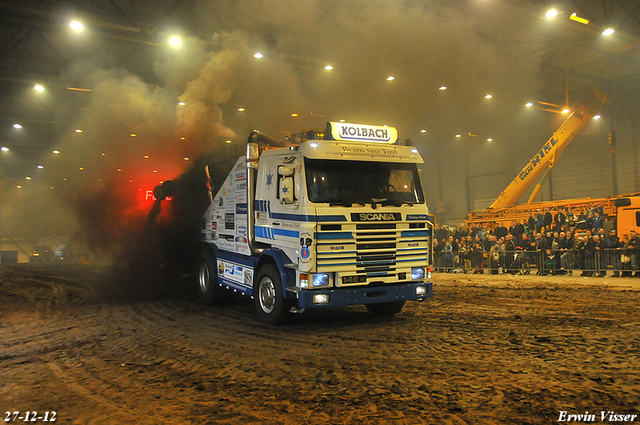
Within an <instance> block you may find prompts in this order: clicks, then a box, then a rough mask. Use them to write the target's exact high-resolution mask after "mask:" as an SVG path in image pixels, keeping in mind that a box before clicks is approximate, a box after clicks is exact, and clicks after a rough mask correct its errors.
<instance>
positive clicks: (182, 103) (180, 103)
mask: <svg viewBox="0 0 640 425" xmlns="http://www.w3.org/2000/svg"><path fill="white" fill-rule="evenodd" d="M178 105H180V106H184V105H186V103H184V102H182V101H180V102H178Z"/></svg>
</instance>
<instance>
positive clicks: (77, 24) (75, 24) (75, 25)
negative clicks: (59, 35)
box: [69, 21, 84, 31]
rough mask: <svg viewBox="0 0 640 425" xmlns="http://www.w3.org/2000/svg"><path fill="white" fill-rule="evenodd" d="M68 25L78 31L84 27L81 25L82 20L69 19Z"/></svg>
mask: <svg viewBox="0 0 640 425" xmlns="http://www.w3.org/2000/svg"><path fill="white" fill-rule="evenodd" d="M69 27H71V29H73V30H76V31H80V30H82V29H84V25H82V22H80V21H71V23H70V24H69Z"/></svg>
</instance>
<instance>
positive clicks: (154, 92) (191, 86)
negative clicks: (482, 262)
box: [33, 0, 536, 260]
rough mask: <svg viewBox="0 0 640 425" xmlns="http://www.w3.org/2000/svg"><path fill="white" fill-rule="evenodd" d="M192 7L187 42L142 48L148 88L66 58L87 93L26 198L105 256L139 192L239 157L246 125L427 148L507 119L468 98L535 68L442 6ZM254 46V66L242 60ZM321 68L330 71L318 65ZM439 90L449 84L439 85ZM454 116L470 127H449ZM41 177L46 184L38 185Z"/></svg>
mask: <svg viewBox="0 0 640 425" xmlns="http://www.w3.org/2000/svg"><path fill="white" fill-rule="evenodd" d="M194 9H195V10H196V12H197V13H196V14H194V16H193V17H192V19H193V25H194V27H199V28H201V31H200V32H201V34H200V37H191V38H185V40H183V41H184V43H183V47H184V48H183V49H180V50H175V51H172V52H162V53H158V54H157V55H156V56H154V57H155V64H154V71H155V75H156V77H157V80H156V81H155V82H153V83H150V82H149V81H148V80H143V79H142V77H141V76H139V75H136V73H135V72H132V71H125V70H123V68H122V67H120V66H117V65H114V63H116V60H113V61H110V60H104V57H97V56H96V57H95V58H90V59H88V60H84V61H79V62H74V63H72V64H70V66H69V68H68V70H67V72H66V73H65V75H63V76H62V78H64V79H65V80H68V81H74V82H76V84H77V85H78V86H81V87H90V88H91V89H92V92H91V93H90V94H89V95H87V101H86V104H84V105H82V107H81V108H78V112H77V115H75V116H73V117H72V118H71V119H69V122H68V125H67V129H66V130H65V131H64V134H67V136H64V137H62V138H61V139H60V140H59V142H58V144H57V146H56V148H57V149H59V150H60V151H61V154H60V155H59V157H57V158H55V161H56V162H55V163H52V164H51V167H50V168H51V169H52V170H53V171H52V172H51V174H50V175H49V180H48V181H47V184H46V185H43V187H42V189H41V191H39V192H38V196H37V197H36V198H37V199H33V203H34V205H45V206H46V208H53V207H52V206H55V209H56V214H55V218H53V217H52V218H50V221H51V220H54V221H56V222H57V223H58V224H57V226H59V227H61V229H60V232H64V231H67V233H73V234H74V235H75V238H76V239H77V240H79V241H81V243H82V245H84V246H85V247H86V249H88V250H91V251H93V252H94V253H96V254H101V255H104V256H106V257H107V258H108V260H114V259H116V258H118V256H119V255H120V254H119V253H121V252H123V251H122V250H123V249H125V248H127V249H129V248H130V247H127V245H131V244H132V243H134V242H132V239H131V238H130V237H127V236H128V235H131V234H135V232H134V231H133V230H134V229H141V228H144V227H145V225H146V214H147V213H148V211H149V209H150V208H151V205H152V202H150V201H145V199H144V198H145V194H146V193H147V191H148V190H152V189H153V187H154V186H156V185H157V184H159V183H160V182H161V181H164V180H167V179H173V178H176V177H178V176H180V175H181V174H182V173H184V172H185V171H187V170H188V169H189V167H190V164H193V163H194V162H197V159H198V158H202V156H203V155H205V154H211V153H213V156H212V157H210V158H211V159H210V162H216V163H218V169H217V170H216V172H218V173H219V174H221V175H224V173H225V172H226V170H222V171H221V169H224V165H223V164H222V163H224V162H225V161H227V162H228V161H231V160H232V157H233V156H234V154H235V155H240V154H242V152H243V141H244V138H245V137H246V135H247V134H248V132H249V131H250V130H252V129H254V128H258V129H260V130H261V131H264V132H266V133H268V134H270V135H272V136H273V137H276V138H281V137H284V136H285V135H286V134H289V133H294V132H299V131H301V130H303V129H307V128H324V125H325V122H326V121H328V120H339V119H347V120H349V121H352V122H364V123H372V124H390V125H394V126H396V127H398V128H399V130H400V134H401V137H403V138H404V137H414V138H417V137H419V136H420V132H419V130H420V129H421V128H429V129H430V130H429V131H430V135H431V139H429V141H426V140H417V143H418V146H419V147H421V149H422V150H423V152H426V153H429V152H430V150H432V149H434V147H435V148H438V146H437V145H438V144H439V142H438V135H439V134H440V133H445V132H451V131H467V130H468V131H474V132H477V133H482V132H483V131H488V130H487V124H485V122H486V118H487V116H488V114H491V115H499V114H500V113H504V114H506V115H510V113H507V111H509V110H510V109H512V105H511V104H510V103H509V102H503V103H501V104H496V105H494V106H493V109H492V110H490V111H489V112H488V111H487V110H486V109H484V108H485V107H486V105H480V102H478V100H477V99H478V98H482V97H483V96H484V94H485V92H486V91H487V90H491V89H492V88H495V90H493V92H494V93H495V94H497V95H498V96H497V97H500V96H499V95H500V94H502V95H503V96H502V98H503V99H505V98H506V99H510V98H515V97H516V95H517V90H516V91H515V92H514V91H513V90H511V91H508V90H507V91H505V92H504V93H496V91H497V90H499V88H500V87H504V84H502V83H503V82H504V81H506V80H511V81H512V84H510V86H511V87H520V90H522V89H523V88H525V87H528V88H530V86H531V84H532V83H531V82H532V81H533V80H534V77H535V70H536V66H535V64H533V63H531V62H529V63H527V64H523V63H506V62H505V57H513V56H514V52H515V51H516V50H517V49H518V46H517V45H516V44H514V45H510V46H504V45H502V46H497V45H496V44H495V43H493V42H492V40H491V37H490V35H487V34H481V33H478V32H477V30H476V29H475V27H474V26H473V25H472V24H471V23H470V21H465V20H464V19H462V20H461V19H457V18H456V13H455V12H456V11H455V9H452V8H446V7H445V8H441V7H438V6H436V5H434V4H433V3H426V4H425V3H424V2H411V1H406V2H395V1H388V2H384V1H380V2H368V1H347V2H344V1H329V2H327V1H319V0H316V1H284V0H282V1H275V2H274V1H271V0H269V1H266V0H263V1H255V0H252V1H246V0H233V1H231V0H229V1H216V2H204V1H203V2H199V3H196V5H195V6H194ZM507 9H508V8H507ZM483 13H484V12H483V11H482V10H479V11H478V15H477V16H475V17H474V18H476V19H478V20H481V19H484V18H485V16H484V15H483ZM503 13H505V14H507V15H508V14H509V13H510V11H509V10H507V11H504V12H503ZM486 18H487V19H489V17H488V16H487V17H486ZM492 19H496V18H495V17H492ZM257 51H260V52H262V53H263V54H264V55H265V57H264V58H263V59H262V60H256V59H254V58H253V54H254V53H255V52H257ZM515 56H517V55H515ZM326 64H331V65H333V66H334V68H335V69H334V70H333V71H331V72H328V71H325V70H324V66H325V65H326ZM498 64H501V66H498ZM389 75H393V76H394V77H395V78H396V79H395V80H394V81H387V80H386V78H387V76H389ZM442 84H446V85H448V86H450V87H451V89H450V90H449V91H448V92H447V93H441V92H439V91H438V90H437V87H438V86H440V85H442ZM178 101H183V102H185V106H179V105H177V102H178ZM240 107H242V108H245V112H239V111H238V108H240ZM294 112H295V113H297V114H299V116H298V117H295V118H294V117H292V116H291V114H292V113H294ZM462 122H465V123H467V125H471V126H472V127H473V128H466V127H465V128H460V129H459V130H458V129H457V128H458V127H461V124H460V123H462ZM469 123H470V124H469ZM74 128H82V129H83V130H84V131H83V133H81V134H76V133H74V132H73V129H74ZM505 131H507V130H505ZM132 133H133V134H135V135H136V136H135V137H132V136H131V134H132ZM226 140H231V141H232V142H233V143H232V144H231V145H228V144H226V143H225V141H226ZM145 156H148V157H149V158H148V159H145ZM185 157H187V158H190V160H189V161H185V160H184V158H185ZM205 162H206V161H204V162H202V161H200V162H198V165H197V167H201V166H202V165H203V164H204V163H205ZM80 168H83V170H82V171H81V170H80ZM200 169H201V168H199V170H200ZM197 172H200V171H197ZM64 179H66V180H64ZM50 184H51V185H52V186H55V188H56V189H55V190H53V191H48V189H49V185H50ZM426 187H427V188H428V185H427V186H426ZM59 188H60V189H61V190H58V189H59ZM45 192H46V194H45ZM60 193H62V195H59V194H60ZM65 206H66V208H68V210H66V211H65V210H63V209H64V208H65ZM61 210H62V211H61ZM166 212H171V207H168V208H165V212H163V214H161V215H160V216H159V219H160V220H161V221H162V220H169V221H170V218H167V217H165V216H167V215H168V214H166ZM163 217H165V218H163ZM45 221H46V220H45ZM124 252H127V251H124Z"/></svg>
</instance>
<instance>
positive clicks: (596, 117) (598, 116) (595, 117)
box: [593, 115, 602, 120]
mask: <svg viewBox="0 0 640 425" xmlns="http://www.w3.org/2000/svg"><path fill="white" fill-rule="evenodd" d="M600 118H602V117H601V116H600V115H594V116H593V119H594V120H599V119H600Z"/></svg>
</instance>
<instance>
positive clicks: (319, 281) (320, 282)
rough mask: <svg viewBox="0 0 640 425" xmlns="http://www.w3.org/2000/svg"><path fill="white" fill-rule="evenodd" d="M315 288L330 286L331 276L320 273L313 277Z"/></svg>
mask: <svg viewBox="0 0 640 425" xmlns="http://www.w3.org/2000/svg"><path fill="white" fill-rule="evenodd" d="M313 286H314V287H316V288H317V287H320V286H329V275H328V274H327V273H318V274H314V275H313Z"/></svg>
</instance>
